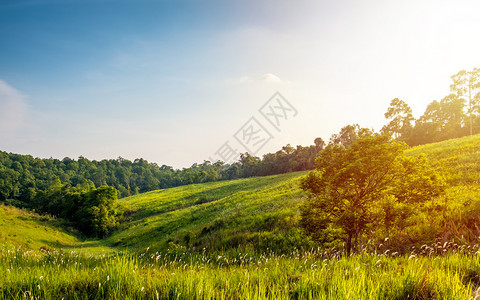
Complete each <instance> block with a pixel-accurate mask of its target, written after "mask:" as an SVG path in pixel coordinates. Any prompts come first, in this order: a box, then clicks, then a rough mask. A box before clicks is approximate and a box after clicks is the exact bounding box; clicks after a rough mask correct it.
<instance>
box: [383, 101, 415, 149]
mask: <svg viewBox="0 0 480 300" xmlns="http://www.w3.org/2000/svg"><path fill="white" fill-rule="evenodd" d="M385 118H386V119H387V120H390V122H389V123H388V124H387V125H385V126H383V128H382V132H383V133H387V132H392V133H393V135H394V136H395V138H397V139H401V140H405V138H406V137H407V135H408V134H409V132H410V130H411V129H412V128H413V126H412V121H413V120H415V118H414V117H413V115H412V109H411V108H410V106H408V104H407V103H405V102H404V101H402V100H400V99H398V98H395V99H393V100H392V101H390V106H389V107H388V110H387V112H386V113H385Z"/></svg>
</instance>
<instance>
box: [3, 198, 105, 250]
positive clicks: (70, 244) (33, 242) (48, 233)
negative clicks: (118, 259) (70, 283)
mask: <svg viewBox="0 0 480 300" xmlns="http://www.w3.org/2000/svg"><path fill="white" fill-rule="evenodd" d="M12 247H13V248H17V247H21V248H24V249H32V250H38V249H46V250H48V249H55V248H59V249H66V250H75V251H85V252H88V253H92V252H93V253H99V252H111V251H113V249H111V248H109V247H106V246H105V245H104V244H103V242H102V241H95V240H89V241H82V240H81V239H80V238H79V237H78V236H77V235H75V234H74V233H71V232H68V231H67V230H65V229H63V228H62V225H61V223H60V221H58V220H56V219H55V218H52V217H50V216H40V215H38V214H36V213H32V212H28V211H26V210H23V209H18V208H15V207H12V206H4V205H0V248H12Z"/></svg>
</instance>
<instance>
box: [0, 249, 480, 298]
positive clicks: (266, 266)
mask: <svg viewBox="0 0 480 300" xmlns="http://www.w3.org/2000/svg"><path fill="white" fill-rule="evenodd" d="M433 246H434V245H433ZM433 246H432V247H433ZM449 251H450V252H448V253H446V254H445V255H441V256H436V255H435V256H428V255H420V254H410V255H405V256H395V255H394V256H392V255H389V254H388V252H387V254H385V253H377V254H369V253H367V252H364V253H363V254H361V255H356V256H352V257H342V256H339V255H338V254H337V253H335V252H333V253H332V252H331V253H325V252H321V251H318V250H317V251H313V250H311V251H293V252H291V253H289V254H286V255H276V254H274V253H265V254H261V255H258V254H257V255H249V254H244V253H240V252H237V253H231V254H230V255H221V254H219V253H216V254H214V255H213V254H208V253H197V252H195V253H188V252H178V251H176V250H172V251H167V252H153V251H147V252H143V253H141V254H139V255H137V256H129V255H122V254H117V255H113V256H108V255H101V256H98V255H97V256H92V255H90V256H88V255H85V254H79V253H77V252H53V253H45V252H38V251H22V250H18V249H17V250H0V269H2V270H4V272H2V273H0V298H2V299H23V298H27V299H37V298H40V299H61V298H66V299H84V298H88V299H120V298H121V299H140V298H142V299H469V298H471V297H474V296H475V295H476V292H477V285H478V284H479V278H480V277H479V276H480V255H479V254H478V253H476V252H474V251H465V250H462V251H463V253H458V252H457V253H455V252H452V251H451V249H450V250H449Z"/></svg>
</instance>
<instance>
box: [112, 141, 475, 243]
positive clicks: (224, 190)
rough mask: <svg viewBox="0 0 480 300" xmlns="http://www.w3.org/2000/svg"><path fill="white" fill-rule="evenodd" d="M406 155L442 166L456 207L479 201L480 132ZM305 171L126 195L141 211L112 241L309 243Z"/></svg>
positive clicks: (135, 208)
mask: <svg viewBox="0 0 480 300" xmlns="http://www.w3.org/2000/svg"><path fill="white" fill-rule="evenodd" d="M406 154H407V155H411V156H418V155H421V154H424V155H425V156H426V157H427V158H428V159H429V161H430V162H431V164H432V165H434V166H435V167H437V168H439V169H440V170H441V172H442V173H443V174H444V177H445V179H446V182H447V186H448V188H447V192H446V195H445V196H444V198H443V199H445V200H448V201H449V202H450V203H449V207H450V208H451V209H452V210H456V209H463V208H465V203H471V202H475V200H480V199H479V196H478V195H479V193H478V192H479V191H480V186H479V185H478V183H479V179H480V164H479V163H478V162H479V161H480V135H476V136H472V137H464V138H459V139H453V140H448V141H444V142H439V143H434V144H428V145H424V146H417V147H413V148H411V149H409V150H407V151H406ZM304 174H306V173H305V172H297V173H289V174H283V175H275V176H268V177H254V178H248V179H240V180H232V181H224V182H215V183H206V184H195V185H189V186H184V187H177V188H172V189H164V190H158V191H152V192H148V193H144V194H141V195H136V196H132V197H128V198H124V199H122V200H121V202H122V203H124V204H126V205H128V206H129V207H130V208H131V209H132V210H133V211H135V212H134V213H133V214H132V215H131V222H130V223H129V224H128V225H126V226H125V228H124V229H123V230H122V231H119V232H117V233H116V234H114V235H113V236H112V237H111V238H109V239H108V241H109V243H111V244H113V245H116V246H123V247H128V248H129V249H145V248H147V247H151V248H153V249H166V248H171V247H175V246H182V247H196V248H199V249H202V248H203V247H206V248H213V249H217V250H218V249H229V248H235V247H238V246H240V247H242V246H245V245H249V246H248V247H250V248H252V249H255V250H262V251H264V250H266V249H267V248H270V249H272V248H273V249H291V248H292V247H299V246H305V247H308V246H309V241H308V238H306V237H305V236H304V235H303V234H302V232H301V230H299V229H298V227H297V225H298V221H299V211H298V207H299V204H300V203H301V201H302V199H303V197H304V195H305V194H304V193H303V191H301V190H300V188H299V185H298V183H299V180H300V177H302V176H303V175H304ZM468 211H469V212H472V210H468Z"/></svg>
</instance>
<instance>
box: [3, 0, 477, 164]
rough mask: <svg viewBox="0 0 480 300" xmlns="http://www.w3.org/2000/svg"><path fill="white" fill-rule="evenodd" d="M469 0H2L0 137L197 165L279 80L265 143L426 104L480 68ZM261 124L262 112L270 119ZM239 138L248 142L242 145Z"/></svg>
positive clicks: (307, 138) (77, 151)
mask: <svg viewBox="0 0 480 300" xmlns="http://www.w3.org/2000/svg"><path fill="white" fill-rule="evenodd" d="M479 8H480V7H479V5H478V4H476V3H475V1H347V0H342V1H309V0H305V1H284V0H280V1H249V0H247V1H199V0H198V1H193V0H191V1H187V0H183V1H161V0H158V1H155V0H140V1H133V0H123V1H122V0H120V1H115V0H110V1H109V0H83V1H80V0H64V1H59V0H58V1H56V0H31V1H10V0H3V1H0V149H1V150H3V151H8V152H15V153H22V154H31V155H33V156H39V157H55V158H63V157H66V156H68V157H71V158H77V157H78V156H80V155H83V156H85V157H87V158H90V159H102V158H116V157H118V156H122V157H124V158H128V159H135V158H138V157H143V158H145V159H147V160H149V161H152V162H157V163H159V164H168V165H172V166H174V167H186V166H189V165H191V164H192V163H194V162H202V161H203V160H204V159H208V158H209V157H212V158H215V157H214V153H215V152H216V151H217V150H218V148H219V147H220V146H221V145H222V144H224V142H226V141H231V143H232V144H233V143H234V142H235V140H234V138H233V134H234V133H235V132H237V130H238V129H239V128H240V127H241V126H242V125H244V124H245V122H247V120H249V118H250V117H252V116H254V117H256V118H258V119H259V120H261V116H260V115H259V113H258V109H259V108H260V107H261V106H262V105H263V104H264V103H265V102H266V101H267V100H268V99H269V98H270V96H272V95H273V94H274V93H275V92H277V91H278V92H280V93H281V94H282V95H283V96H284V97H285V98H286V99H288V101H289V102H290V103H291V104H292V105H293V106H294V107H295V108H296V109H297V110H298V114H297V116H296V117H295V118H290V119H289V120H288V122H285V123H284V124H282V128H281V131H279V132H278V131H275V129H274V128H272V127H268V126H269V124H268V123H265V127H266V128H267V129H268V130H270V131H271V132H272V133H274V138H273V139H272V140H271V141H270V142H269V143H268V144H266V145H265V146H264V147H263V148H262V149H261V151H259V152H258V153H256V154H257V155H262V154H263V153H265V152H272V151H276V150H278V149H280V148H281V146H282V145H285V144H287V143H290V144H292V145H294V146H295V145H309V144H312V143H313V140H314V139H315V138H316V137H322V138H324V139H325V140H328V138H329V137H330V135H331V134H332V133H336V132H338V130H339V129H340V128H341V127H342V126H344V125H347V124H351V123H359V124H360V125H362V126H365V127H371V128H374V129H379V128H381V126H382V125H383V124H384V123H385V120H384V118H383V113H384V112H385V111H386V108H387V107H388V104H389V101H390V100H391V99H393V98H396V97H398V98H401V99H403V100H405V101H406V102H407V103H409V104H410V106H412V108H413V110H414V114H415V115H416V116H417V117H418V116H419V115H421V114H422V113H423V111H424V109H425V107H426V105H427V104H428V103H429V102H431V101H432V100H439V99H441V98H443V97H444V96H446V95H447V94H448V92H449V90H448V89H449V84H450V78H449V77H450V76H451V75H453V74H454V73H456V72H457V71H459V70H461V69H471V68H473V67H479V66H480V55H479V53H480V40H479V39H478V38H477V36H478V35H479V33H480V18H478V17H477V16H476V12H478V11H479ZM262 122H265V120H263V121H262ZM235 147H236V148H237V149H238V150H240V151H242V150H243V149H242V147H241V145H235Z"/></svg>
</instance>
